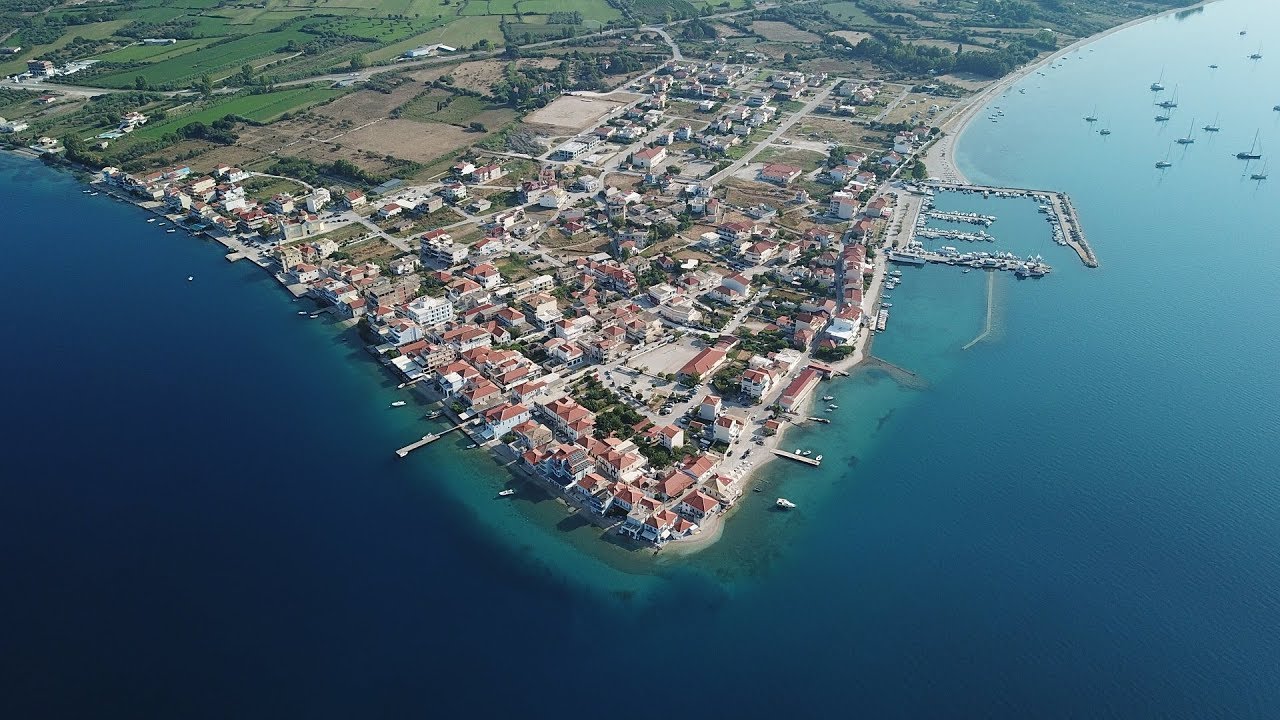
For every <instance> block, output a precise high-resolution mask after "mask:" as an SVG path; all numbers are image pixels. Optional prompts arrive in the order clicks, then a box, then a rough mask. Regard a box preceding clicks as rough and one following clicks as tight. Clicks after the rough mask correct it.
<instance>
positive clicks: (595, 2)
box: [490, 0, 622, 27]
mask: <svg viewBox="0 0 1280 720" xmlns="http://www.w3.org/2000/svg"><path fill="white" fill-rule="evenodd" d="M493 4H494V3H493V2H492V1H491V2H490V6H492V5H493ZM516 7H517V8H519V10H520V12H522V13H525V14H530V15H550V14H551V13H553V12H573V11H575V10H576V11H578V12H580V13H582V20H583V24H584V25H585V26H587V27H598V26H600V25H603V24H604V23H607V22H609V21H610V20H619V19H621V18H622V13H621V12H619V11H618V9H617V8H614V7H611V6H610V5H609V4H608V3H606V2H605V1H604V0H585V1H584V0H520V1H519V2H518V3H516Z"/></svg>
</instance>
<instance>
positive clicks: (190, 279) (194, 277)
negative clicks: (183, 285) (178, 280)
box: [187, 275, 196, 282]
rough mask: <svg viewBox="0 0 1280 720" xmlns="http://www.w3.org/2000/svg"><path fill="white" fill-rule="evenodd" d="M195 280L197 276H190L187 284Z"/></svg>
mask: <svg viewBox="0 0 1280 720" xmlns="http://www.w3.org/2000/svg"><path fill="white" fill-rule="evenodd" d="M195 279H196V276H195V275H188V276H187V282H191V281H192V280H195Z"/></svg>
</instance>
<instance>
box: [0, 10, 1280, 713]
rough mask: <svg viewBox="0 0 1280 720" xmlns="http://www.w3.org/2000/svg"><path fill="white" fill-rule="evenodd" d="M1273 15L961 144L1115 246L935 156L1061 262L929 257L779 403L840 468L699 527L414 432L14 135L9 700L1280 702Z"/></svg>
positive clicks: (302, 307)
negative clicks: (552, 488) (682, 545)
mask: <svg viewBox="0 0 1280 720" xmlns="http://www.w3.org/2000/svg"><path fill="white" fill-rule="evenodd" d="M1241 30H1246V31H1247V34H1246V35H1240V34H1239V32H1240V31H1241ZM1277 35H1280V7H1277V6H1275V5H1274V4H1273V3H1269V2H1265V1H1264V0H1223V1H1222V2H1216V3H1212V4H1210V5H1208V6H1206V7H1204V8H1202V9H1198V10H1195V11H1191V12H1187V13H1182V14H1179V15H1176V16H1174V15H1171V16H1166V17H1163V18H1161V19H1157V20H1154V21H1150V22H1147V23H1144V24H1141V25H1138V26H1135V27H1132V28H1129V29H1126V30H1123V31H1121V32H1118V33H1115V34H1113V35H1110V36H1108V37H1106V38H1103V39H1101V40H1099V41H1097V42H1095V43H1093V44H1091V45H1089V46H1088V47H1086V48H1084V49H1083V50H1081V51H1080V52H1078V53H1076V52H1073V53H1071V54H1069V55H1068V56H1066V57H1065V58H1064V59H1062V60H1060V61H1058V62H1056V63H1054V67H1051V68H1046V69H1044V70H1043V73H1044V74H1043V75H1041V74H1032V75H1029V76H1028V77H1027V78H1025V79H1024V80H1022V81H1020V82H1019V83H1018V84H1017V85H1015V86H1014V88H1013V89H1011V90H1010V91H1009V92H1008V93H1006V94H1005V95H1003V96H1000V97H997V98H992V100H991V107H990V108H989V109H987V110H984V111H983V112H982V113H980V114H979V116H978V119H977V120H976V121H975V122H974V123H973V124H972V125H971V127H970V128H969V129H968V130H967V132H966V133H965V134H964V135H963V136H962V138H961V140H960V142H959V144H958V146H957V148H958V149H957V150H956V152H957V154H958V160H959V163H960V166H961V168H962V170H963V171H964V172H965V173H966V174H967V175H969V177H970V178H971V179H973V180H975V181H979V182H988V183H993V184H999V185H1007V186H1017V187H1031V188H1047V189H1060V190H1064V191H1066V192H1068V193H1069V194H1070V195H1071V197H1072V199H1073V200H1074V202H1075V204H1076V206H1077V208H1078V210H1079V213H1080V217H1081V219H1082V221H1083V223H1084V226H1085V229H1086V231H1087V233H1088V237H1089V240H1090V242H1091V243H1092V245H1093V247H1094V249H1095V251H1096V253H1097V255H1098V258H1099V260H1100V261H1101V266H1100V267H1098V268H1096V269H1089V268H1086V267H1084V266H1083V265H1082V264H1081V263H1080V262H1079V260H1078V258H1077V257H1076V256H1075V254H1074V253H1073V252H1072V251H1070V250H1069V249H1067V248H1063V247H1060V246H1058V245H1055V244H1054V243H1053V241H1052V238H1051V236H1050V233H1049V226H1048V223H1046V222H1045V216H1044V215H1043V214H1041V213H1039V212H1038V211H1037V208H1036V205H1035V203H1034V202H1033V201H1030V200H1027V199H1002V198H989V199H983V198H982V197H981V196H980V195H957V194H941V195H939V196H938V198H937V205H938V207H939V208H943V209H958V210H966V211H975V212H982V213H988V214H993V215H996V216H997V217H998V218H999V219H998V220H997V221H996V222H995V223H994V224H993V225H992V226H991V228H990V229H989V232H990V233H991V234H992V235H994V236H995V237H996V240H995V241H994V242H992V243H983V245H984V246H985V247H984V248H983V249H993V250H1000V251H1002V252H1004V251H1008V252H1015V253H1017V254H1018V255H1019V256H1024V257H1025V256H1027V255H1041V256H1042V257H1043V259H1044V260H1045V261H1046V262H1048V263H1050V264H1051V265H1052V266H1053V271H1052V273H1050V274H1049V275H1048V276H1047V277H1045V278H1043V279H1038V280H1023V281H1019V280H1017V279H1016V278H1014V277H1013V276H1012V275H1010V274H1008V273H1001V274H997V275H988V274H987V273H984V272H980V271H973V272H971V273H963V272H961V270H960V269H959V268H952V267H934V266H931V267H924V268H910V267H908V268H903V278H902V284H901V286H900V287H898V288H897V289H895V290H894V291H893V292H892V293H891V300H890V302H891V303H892V305H893V307H892V310H891V314H890V319H889V323H888V328H887V330H886V331H885V332H883V333H881V334H879V335H877V337H876V339H875V342H874V345H873V347H872V351H873V354H874V356H875V358H876V360H875V361H874V362H871V363H868V364H866V365H865V366H863V367H862V368H860V369H859V370H857V371H855V372H854V373H853V375H852V376H851V377H849V378H845V379H838V380H835V381H832V382H830V383H828V384H824V385H823V386H822V387H821V389H820V390H819V392H820V393H821V394H831V395H834V396H835V397H836V400H835V401H833V403H834V404H836V405H838V408H835V409H832V411H831V412H830V413H826V414H825V415H826V417H829V418H830V419H831V420H832V423H831V424H830V425H822V426H819V425H812V426H808V427H803V428H798V429H795V430H793V431H790V432H789V433H788V435H787V440H786V444H787V446H788V447H790V446H793V445H794V446H795V447H796V448H804V449H810V450H812V451H813V452H815V453H820V454H823V455H824V461H823V463H822V466H821V467H819V468H810V467H807V466H803V465H798V464H794V463H784V462H783V461H778V462H775V463H773V464H770V465H768V466H766V468H765V469H764V470H763V471H762V486H761V487H762V490H763V492H761V493H751V494H748V496H747V497H746V498H745V500H744V501H743V502H742V503H741V504H740V505H739V506H738V507H737V508H736V509H735V511H734V514H733V516H732V517H731V518H730V519H729V520H728V523H727V527H726V529H725V533H724V537H723V538H722V539H721V540H720V541H719V542H718V543H715V544H714V545H711V546H709V547H707V548H705V549H703V550H701V551H699V552H695V553H689V552H680V551H679V550H678V549H677V548H668V549H665V550H663V551H662V552H661V553H659V554H657V555H654V554H653V553H652V551H649V550H641V549H636V548H634V547H632V546H629V545H627V544H624V543H620V542H617V541H616V540H614V539H613V538H610V537H602V536H601V535H600V533H599V531H598V530H595V529H593V528H592V527H590V526H589V525H586V524H584V523H582V522H581V521H579V520H578V519H577V518H575V517H574V516H572V515H570V514H569V513H567V512H566V510H565V508H564V506H562V505H561V504H560V503H558V502H556V501H554V500H553V499H551V498H550V497H549V496H548V495H547V494H546V493H544V492H542V491H541V490H540V489H539V488H538V487H537V486H535V485H533V484H531V483H529V482H528V481H524V480H522V479H520V478H518V477H516V476H514V475H513V474H511V473H510V472H508V471H507V470H506V469H504V468H502V467H501V466H499V465H498V464H497V463H496V462H495V461H494V460H492V459H491V458H489V457H488V456H486V455H483V454H481V453H478V452H476V451H474V450H468V449H466V447H465V440H463V439H461V438H457V437H453V436H447V438H448V439H446V440H442V441H440V442H437V443H435V444H434V445H431V446H430V447H428V448H425V449H423V450H420V451H417V452H415V453H413V454H412V455H410V456H409V457H408V458H405V459H397V458H396V457H395V456H394V454H393V451H394V450H395V448H397V447H399V446H401V445H403V444H406V443H407V442H409V441H411V440H413V439H415V438H417V437H419V436H421V435H422V434H424V433H425V432H427V431H429V430H431V429H434V428H436V427H438V426H437V425H435V424H434V421H431V420H427V419H425V418H424V413H425V412H426V408H425V407H423V406H421V405H419V404H417V403H410V405H409V406H407V407H403V408H391V407H389V406H390V403H391V402H392V401H394V400H397V399H410V398H408V396H406V394H405V392H404V391H398V390H396V387H395V385H396V381H395V379H393V378H391V377H390V376H389V375H387V374H386V373H385V371H383V370H382V369H381V368H380V367H379V366H378V365H377V364H376V363H374V362H372V361H371V360H370V359H369V358H368V357H367V355H366V353H365V352H364V350H363V348H362V347H361V344H360V343H359V341H358V339H356V338H354V337H353V336H352V334H351V333H350V332H349V331H345V330H343V329H342V328H341V327H339V326H337V325H335V324H334V323H333V321H332V320H330V319H328V318H325V317H321V318H316V319H312V318H311V317H310V315H309V314H299V313H300V312H301V313H307V312H308V311H310V310H313V309H314V307H313V306H312V305H311V304H310V303H309V302H308V301H306V300H300V301H294V300H293V299H292V298H291V297H290V296H289V295H288V294H287V293H285V292H283V291H282V290H281V288H280V287H279V286H278V285H277V283H276V282H275V281H274V280H273V279H272V278H270V277H269V276H268V275H266V274H265V273H263V272H262V271H260V270H259V269H257V268H255V267H253V266H251V265H248V264H246V263H228V262H227V261H226V260H225V259H224V258H223V255H224V252H225V251H224V250H223V249H222V248H221V247H220V246H218V245H216V244H213V243H211V242H208V241H205V240H201V239H197V238H193V237H190V236H188V235H186V234H185V233H182V232H179V233H173V234H170V233H166V232H164V230H165V228H159V227H157V224H156V223H152V224H148V223H146V222H145V219H146V217H147V215H146V214H145V213H143V212H142V211H141V210H139V209H137V208H134V207H132V206H129V205H126V204H123V203H119V202H114V201H112V200H110V199H109V198H108V197H107V196H106V195H100V196H90V195H86V194H85V193H84V192H83V190H84V189H85V186H84V185H82V184H81V183H80V182H78V181H77V180H76V179H75V178H74V177H72V176H71V175H70V174H67V173H65V172H60V171H54V170H50V169H48V168H46V167H44V166H42V165H41V164H39V163H36V162H32V161H30V160H27V159H22V158H17V157H13V156H4V157H0V210H3V212H4V217H5V222H4V229H3V230H2V231H0V248H3V252H4V257H5V260H6V263H5V265H6V267H7V271H6V273H5V275H6V278H7V280H6V282H5V288H6V290H7V291H8V297H9V298H10V300H11V301H12V305H11V307H10V310H9V311H8V312H6V313H4V315H3V320H2V321H0V322H3V327H4V336H5V337H6V343H5V347H4V349H3V352H2V353H0V358H2V359H3V368H2V369H3V371H2V372H0V389H2V392H3V399H4V409H5V412H4V414H3V418H4V421H3V438H4V465H3V468H4V471H3V473H2V475H3V479H2V480H0V547H2V548H3V552H2V553H0V570H2V571H3V577H4V588H3V591H2V592H0V617H3V618H4V631H3V633H2V634H0V647H2V648H3V651H2V652H0V716H3V717H6V718H88V717H92V718H232V717H234V718H259V717H261V718H267V717H270V718H282V717H300V718H303V717H305V718H403V717H452V716H460V715H464V714H465V715H466V716H474V717H499V716H520V717H572V716H574V715H577V714H587V713H589V714H593V715H594V714H607V715H609V716H612V717H641V716H644V717H651V716H667V715H672V714H686V713H687V714H696V715H704V716H709V717H725V716H737V717H745V718H756V717H776V716H780V715H787V716H793V717H846V716H856V717H876V718H892V717H984V718H985V717H1036V718H1079V717H1089V718H1138V717H1162V718H1197V719H1198V718H1213V717H1224V718H1226V717H1230V718H1268V717H1275V716H1276V714H1277V712H1278V711H1277V708H1280V532H1277V528H1280V470H1277V468H1280V371H1278V370H1277V361H1276V358H1277V357H1278V356H1280V340H1278V339H1277V337H1278V333H1277V329H1278V328H1280V246H1278V245H1277V242H1276V240H1277V231H1276V228H1277V227H1280V189H1278V188H1280V176H1277V177H1276V178H1275V179H1271V180H1267V181H1251V180H1249V179H1248V176H1249V174H1251V173H1252V172H1257V171H1258V169H1259V168H1260V167H1262V166H1263V165H1265V163H1258V162H1254V163H1248V164H1246V163H1245V162H1244V161H1241V160H1237V159H1236V158H1235V153H1237V152H1239V151H1241V150H1245V149H1247V148H1249V146H1250V145H1251V143H1252V142H1253V138H1254V136H1255V133H1257V135H1258V137H1259V145H1260V146H1261V148H1262V153H1263V157H1264V160H1265V159H1268V158H1270V156H1271V155H1272V153H1274V152H1277V151H1280V112H1274V111H1272V110H1271V106H1272V105H1273V104H1275V103H1277V102H1280V95H1276V94H1275V93H1276V92H1277V87H1280V86H1278V85H1277V83H1276V79H1277V78H1280V72H1278V71H1277V70H1276V63H1278V62H1280V57H1271V56H1270V55H1267V56H1265V57H1264V58H1263V59H1261V60H1257V61H1253V60H1249V59H1248V58H1247V56H1248V55H1249V54H1251V53H1253V52H1255V51H1257V50H1258V49H1259V41H1260V39H1262V38H1266V37H1271V38H1274V37H1276V36H1277ZM1270 50H1275V49H1274V48H1271V49H1270ZM1268 51H1269V49H1268V48H1265V47H1264V48H1263V49H1262V52H1263V53H1267V52H1268ZM1277 52H1280V50H1277ZM1210 64H1216V65H1218V68H1216V69H1212V68H1210V67H1209V65H1210ZM1158 78H1162V80H1161V82H1162V83H1163V84H1165V85H1166V86H1167V87H1168V91H1167V92H1166V93H1163V94H1159V96H1160V97H1170V96H1172V94H1173V91H1174V89H1175V88H1176V90H1177V94H1178V102H1179V105H1178V107H1177V108H1175V109H1174V110H1173V111H1172V119H1171V120H1170V121H1169V122H1167V123H1156V122H1154V120H1153V117H1154V115H1155V114H1156V113H1157V112H1158V110H1159V109H1158V108H1155V107H1153V99H1154V97H1155V96H1156V95H1157V93H1153V92H1152V91H1150V90H1149V89H1148V85H1149V84H1150V83H1152V82H1154V81H1156V80H1157V79H1158ZM1020 91H1025V92H1020ZM996 106H999V107H998V109H997V108H996ZM999 112H1003V113H1004V114H1003V115H998V113H999ZM1090 114H1096V115H1097V116H1098V117H1099V118H1100V119H1099V121H1098V122H1097V123H1088V122H1086V121H1085V120H1084V119H1083V118H1084V116H1086V115H1090ZM989 115H995V116H996V121H994V122H992V121H990V120H988V119H987V118H988V116H989ZM1193 118H1194V122H1193ZM1210 122H1216V123H1217V124H1219V125H1220V126H1221V131H1220V132H1218V133H1216V134H1212V133H1205V132H1203V131H1201V130H1199V127H1200V126H1201V125H1204V124H1208V123H1210ZM1101 127H1107V128H1109V129H1111V130H1112V134H1111V135H1109V136H1105V137H1104V136H1101V135H1099V134H1098V132H1097V130H1098V129H1100V128H1101ZM1188 128H1191V129H1190V131H1189V130H1188ZM1188 132H1190V133H1191V135H1192V136H1193V137H1194V138H1195V143H1194V144H1192V145H1187V146H1182V145H1177V144H1174V142H1173V141H1174V140H1175V139H1177V138H1179V137H1183V136H1185V135H1186V134H1187V133H1188ZM1166 157H1167V158H1168V159H1169V160H1170V161H1171V162H1172V163H1173V164H1172V167H1169V168H1167V169H1165V170H1157V169H1155V168H1154V163H1155V162H1156V161H1158V160H1162V159H1164V158H1166ZM965 227H968V226H965ZM946 244H951V245H955V244H957V243H954V242H950V243H946ZM961 249H969V248H961ZM188 277H190V278H191V279H190V280H188ZM975 340H976V342H975ZM821 405H822V404H821V403H819V408H818V411H819V412H821V411H823V410H825V408H822V407H821ZM506 487H511V488H514V489H516V490H517V493H516V495H515V496H514V497H513V498H506V499H498V498H497V497H496V494H497V492H498V491H499V490H501V489H503V488H506ZM780 496H781V497H787V498H789V499H791V500H793V501H794V502H795V503H796V504H797V506H798V507H797V508H796V509H795V510H793V511H791V512H782V511H778V510H777V509H776V508H775V507H774V503H773V501H774V499H775V498H777V497H780Z"/></svg>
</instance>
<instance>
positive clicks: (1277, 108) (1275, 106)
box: [1271, 105, 1280, 112]
mask: <svg viewBox="0 0 1280 720" xmlns="http://www.w3.org/2000/svg"><path fill="white" fill-rule="evenodd" d="M1271 109H1272V110H1275V111H1276V112H1280V105H1272V106H1271Z"/></svg>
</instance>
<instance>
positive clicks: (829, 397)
mask: <svg viewBox="0 0 1280 720" xmlns="http://www.w3.org/2000/svg"><path fill="white" fill-rule="evenodd" d="M835 399H836V396H835V395H823V396H822V402H829V401H831V400H835Z"/></svg>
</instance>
